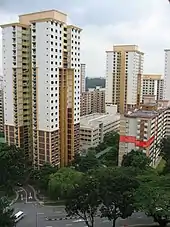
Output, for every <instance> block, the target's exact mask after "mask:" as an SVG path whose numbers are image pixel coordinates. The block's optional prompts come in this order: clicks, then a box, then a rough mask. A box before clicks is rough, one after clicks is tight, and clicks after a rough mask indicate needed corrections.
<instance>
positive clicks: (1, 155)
mask: <svg viewBox="0 0 170 227" xmlns="http://www.w3.org/2000/svg"><path fill="white" fill-rule="evenodd" d="M27 166H28V161H27V158H26V156H25V153H24V151H23V150H22V149H20V148H17V147H16V146H8V145H7V144H1V145H0V186H1V188H5V190H7V191H9V190H12V188H13V186H14V185H16V184H17V182H24V180H25V178H26V176H27V174H28V172H27Z"/></svg>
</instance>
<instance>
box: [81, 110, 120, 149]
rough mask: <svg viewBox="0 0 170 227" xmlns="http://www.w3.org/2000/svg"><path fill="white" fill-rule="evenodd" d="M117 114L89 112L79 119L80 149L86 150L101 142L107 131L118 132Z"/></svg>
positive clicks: (118, 116) (118, 117)
mask: <svg viewBox="0 0 170 227" xmlns="http://www.w3.org/2000/svg"><path fill="white" fill-rule="evenodd" d="M119 123H120V115H119V114H99V113H98V114H96V113H95V114H90V115H86V116H83V117H81V120H80V150H81V151H84V150H85V151H87V150H88V149H89V148H90V147H97V146H98V145H99V143H102V142H103V138H104V135H105V134H106V133H108V132H112V131H115V132H118V131H119Z"/></svg>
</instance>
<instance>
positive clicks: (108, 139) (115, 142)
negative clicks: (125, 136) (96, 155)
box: [103, 132, 119, 150]
mask: <svg viewBox="0 0 170 227" xmlns="http://www.w3.org/2000/svg"><path fill="white" fill-rule="evenodd" d="M103 140H104V143H105V144H106V145H107V147H112V146H113V147H115V148H116V149H117V150H119V134H118V133H117V132H108V133H106V134H105V136H104V139H103Z"/></svg>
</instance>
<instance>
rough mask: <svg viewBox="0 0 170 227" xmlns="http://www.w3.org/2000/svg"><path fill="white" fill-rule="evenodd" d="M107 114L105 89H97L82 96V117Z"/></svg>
mask: <svg viewBox="0 0 170 227" xmlns="http://www.w3.org/2000/svg"><path fill="white" fill-rule="evenodd" d="M90 113H105V89H104V88H100V87H96V88H95V89H94V88H90V89H89V91H86V92H83V93H82V94H81V102H80V115H81V116H84V115H87V114H90Z"/></svg>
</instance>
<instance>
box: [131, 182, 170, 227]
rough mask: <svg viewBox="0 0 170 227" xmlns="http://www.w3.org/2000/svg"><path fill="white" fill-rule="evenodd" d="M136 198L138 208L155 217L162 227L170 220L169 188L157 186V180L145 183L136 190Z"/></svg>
mask: <svg viewBox="0 0 170 227" xmlns="http://www.w3.org/2000/svg"><path fill="white" fill-rule="evenodd" d="M158 182H159V180H158ZM158 182H157V183H158ZM135 200H136V210H139V211H141V210H142V211H144V212H145V213H146V215H148V216H150V217H153V219H154V221H155V222H157V223H159V225H160V226H161V227H164V226H166V225H167V224H168V223H169V222H170V205H169V204H170V193H169V190H168V189H167V188H163V187H156V185H155V182H150V183H149V184H148V182H147V183H143V184H142V185H141V186H140V187H139V188H138V190H137V192H136V196H135Z"/></svg>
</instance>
